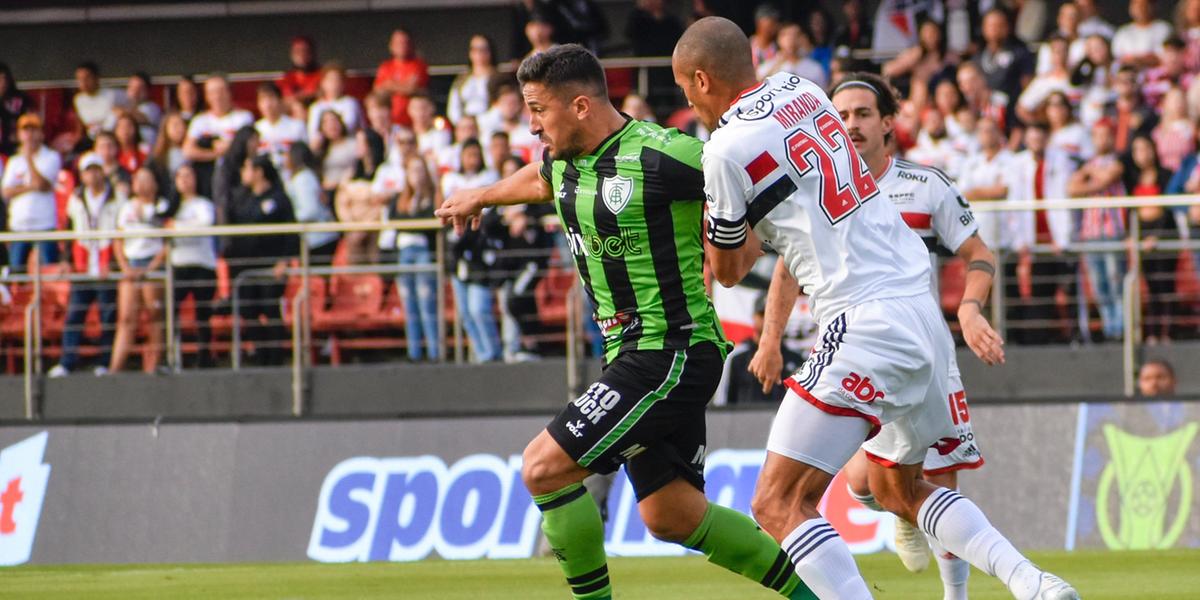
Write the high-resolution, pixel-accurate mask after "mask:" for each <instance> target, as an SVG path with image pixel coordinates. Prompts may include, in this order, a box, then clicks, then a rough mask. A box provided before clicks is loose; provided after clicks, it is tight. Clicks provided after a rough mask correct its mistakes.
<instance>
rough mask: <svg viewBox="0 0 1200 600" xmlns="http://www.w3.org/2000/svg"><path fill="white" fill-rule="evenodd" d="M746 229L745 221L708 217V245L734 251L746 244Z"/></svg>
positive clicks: (743, 219)
mask: <svg viewBox="0 0 1200 600" xmlns="http://www.w3.org/2000/svg"><path fill="white" fill-rule="evenodd" d="M747 232H748V228H747V227H746V219H745V218H742V219H740V220H738V221H728V220H725V219H718V218H717V217H714V216H712V213H709V215H708V231H707V232H706V234H705V235H706V236H707V237H708V241H709V243H711V244H712V245H713V246H716V247H717V248H720V249H722V250H736V249H738V248H741V247H742V246H743V245H745V243H746V237H747Z"/></svg>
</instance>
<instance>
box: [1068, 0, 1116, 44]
mask: <svg viewBox="0 0 1200 600" xmlns="http://www.w3.org/2000/svg"><path fill="white" fill-rule="evenodd" d="M1075 6H1077V7H1079V36H1080V37H1084V38H1086V37H1088V36H1092V35H1098V36H1101V37H1103V38H1104V39H1106V40H1111V39H1112V38H1113V34H1114V33H1115V32H1116V30H1115V29H1114V28H1113V26H1112V24H1110V23H1109V22H1108V21H1105V20H1104V18H1103V17H1101V16H1100V11H1099V9H1097V8H1096V0H1075Z"/></svg>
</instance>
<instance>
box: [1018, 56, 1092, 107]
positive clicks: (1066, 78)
mask: <svg viewBox="0 0 1200 600" xmlns="http://www.w3.org/2000/svg"><path fill="white" fill-rule="evenodd" d="M1046 45H1047V46H1049V47H1050V69H1049V70H1047V71H1046V72H1044V73H1038V75H1037V76H1036V77H1034V78H1033V81H1030V82H1029V85H1027V86H1025V91H1023V92H1021V95H1020V97H1018V98H1017V116H1018V117H1019V118H1020V119H1021V120H1022V121H1023V122H1026V123H1028V122H1030V121H1032V120H1033V119H1035V118H1036V116H1035V115H1034V113H1035V112H1036V111H1037V109H1038V107H1039V106H1041V105H1042V103H1043V102H1045V101H1046V98H1048V97H1049V96H1050V94H1051V93H1053V92H1062V93H1065V94H1067V96H1068V97H1073V98H1074V99H1075V100H1078V99H1079V98H1080V96H1081V94H1080V93H1079V91H1078V90H1077V89H1075V87H1074V86H1072V85H1071V70H1070V67H1069V66H1068V64H1067V61H1068V57H1067V53H1068V48H1069V43H1068V42H1067V40H1066V38H1062V37H1058V36H1055V37H1052V38H1050V41H1048V42H1046Z"/></svg>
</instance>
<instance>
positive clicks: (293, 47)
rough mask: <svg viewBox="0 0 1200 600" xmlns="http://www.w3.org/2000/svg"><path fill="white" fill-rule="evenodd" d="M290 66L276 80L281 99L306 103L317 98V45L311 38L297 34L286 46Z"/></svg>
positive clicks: (319, 72) (318, 69)
mask: <svg viewBox="0 0 1200 600" xmlns="http://www.w3.org/2000/svg"><path fill="white" fill-rule="evenodd" d="M288 60H289V61H290V63H291V67H290V68H288V70H287V71H284V73H283V77H280V78H279V81H278V82H276V83H277V85H278V88H279V91H280V93H281V94H282V96H283V99H284V100H286V101H288V102H297V103H299V104H303V105H308V104H309V103H311V102H312V101H313V100H315V99H316V98H317V90H318V89H319V88H320V86H321V68H320V67H319V66H318V65H319V64H320V63H318V62H317V47H316V44H315V43H314V42H313V41H312V38H310V37H308V36H304V35H298V36H296V37H294V38H292V42H291V44H290V45H289V46H288Z"/></svg>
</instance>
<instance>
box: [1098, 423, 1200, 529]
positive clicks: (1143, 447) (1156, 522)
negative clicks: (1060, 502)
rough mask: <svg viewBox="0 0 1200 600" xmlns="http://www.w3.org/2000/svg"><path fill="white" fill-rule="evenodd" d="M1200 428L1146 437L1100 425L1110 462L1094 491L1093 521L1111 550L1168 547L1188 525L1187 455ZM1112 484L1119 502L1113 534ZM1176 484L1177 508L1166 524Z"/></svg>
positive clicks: (1189, 483) (1194, 426) (1193, 425)
mask: <svg viewBox="0 0 1200 600" xmlns="http://www.w3.org/2000/svg"><path fill="white" fill-rule="evenodd" d="M1197 427H1198V425H1197V424H1196V423H1191V424H1189V425H1187V426H1186V427H1183V428H1181V429H1176V430H1175V431H1172V432H1171V433H1168V434H1167V435H1164V436H1159V437H1155V438H1146V437H1140V436H1136V435H1132V434H1129V433H1125V432H1124V431H1121V430H1120V429H1117V428H1116V427H1115V426H1113V425H1105V426H1104V437H1105V439H1107V440H1108V452H1109V456H1110V457H1111V458H1110V460H1109V463H1108V466H1106V467H1104V472H1103V473H1101V474H1100V483H1099V488H1098V489H1097V490H1096V521H1097V524H1098V525H1099V527H1100V535H1101V537H1103V538H1104V543H1105V544H1106V545H1107V546H1108V547H1109V549H1111V550H1150V549H1163V548H1170V547H1172V546H1174V545H1175V542H1177V541H1179V537H1180V535H1182V534H1183V530H1184V527H1186V526H1187V521H1188V513H1189V511H1190V510H1191V505H1192V470H1191V469H1190V468H1189V467H1188V464H1187V460H1186V458H1187V450H1188V447H1189V446H1190V445H1191V443H1192V439H1193V438H1195V437H1196V429H1197ZM1113 480H1116V484H1117V493H1118V497H1119V498H1120V504H1119V507H1118V511H1119V516H1118V518H1119V519H1120V523H1119V525H1118V526H1117V527H1116V530H1115V531H1114V529H1113V524H1112V523H1111V522H1110V519H1111V518H1113V516H1114V515H1113V514H1112V511H1111V510H1110V509H1109V498H1110V497H1111V491H1112V485H1113ZM1176 482H1178V483H1179V506H1178V507H1177V508H1176V510H1175V515H1174V518H1173V519H1172V520H1171V523H1170V525H1169V526H1168V525H1167V501H1168V500H1169V499H1170V497H1171V492H1172V491H1173V490H1174V487H1175V483H1176Z"/></svg>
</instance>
